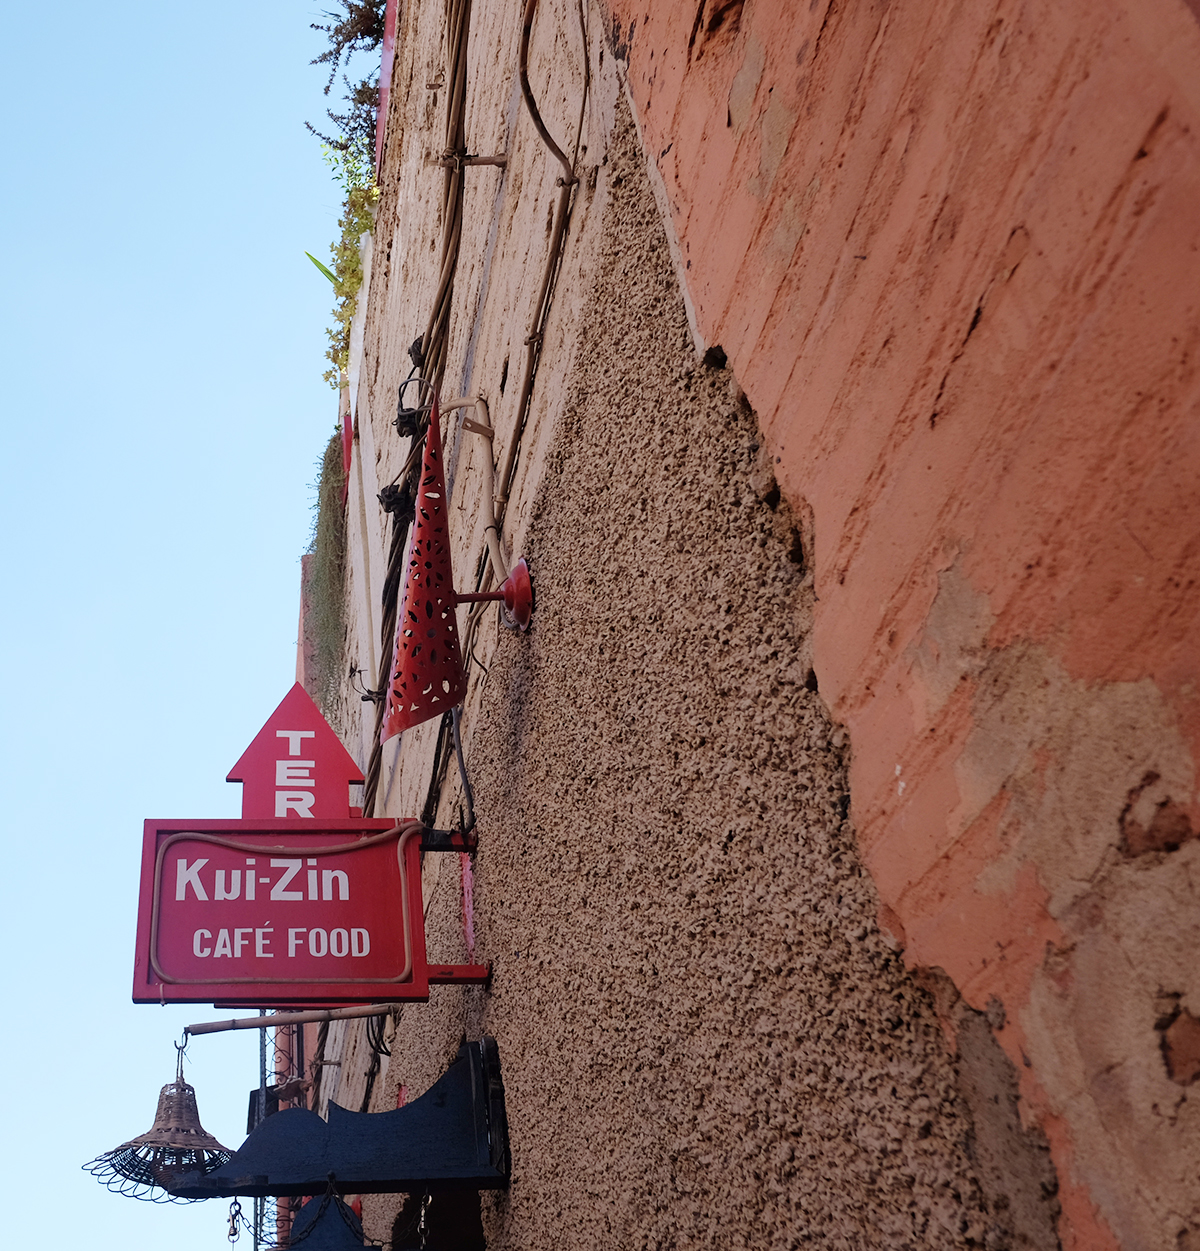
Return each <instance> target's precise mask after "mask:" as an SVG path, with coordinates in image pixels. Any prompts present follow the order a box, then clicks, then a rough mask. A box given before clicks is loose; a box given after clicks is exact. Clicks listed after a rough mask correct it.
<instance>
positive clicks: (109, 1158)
mask: <svg viewBox="0 0 1200 1251" xmlns="http://www.w3.org/2000/svg"><path fill="white" fill-rule="evenodd" d="M232 1154H233V1153H232V1152H231V1151H229V1150H228V1149H227V1148H225V1147H223V1146H221V1144H220V1143H219V1142H218V1141H217V1140H216V1139H215V1138H214V1137H213V1136H212V1135H211V1134H210V1133H208V1131H207V1130H205V1128H204V1126H203V1125H201V1124H200V1113H199V1111H198V1110H197V1108H196V1092H195V1090H194V1089H193V1088H192V1087H191V1086H189V1085H188V1083H187V1082H185V1081H184V1080H183V1075H182V1073H180V1074H179V1075H178V1076H177V1077H176V1079H175V1080H174V1081H173V1082H168V1083H167V1085H165V1086H164V1087H163V1088H162V1090H161V1091H160V1092H159V1096H158V1112H157V1113H156V1114H155V1117H154V1124H153V1125H152V1126H151V1128H150V1129H149V1130H148V1131H147V1132H146V1133H144V1134H142V1135H140V1136H139V1137H137V1138H131V1139H130V1140H129V1141H128V1142H123V1143H122V1144H121V1145H120V1146H119V1147H117V1148H115V1149H114V1150H112V1151H106V1152H105V1153H104V1154H103V1155H99V1156H97V1157H96V1158H95V1159H94V1160H92V1161H91V1162H90V1163H88V1164H85V1165H84V1166H83V1167H84V1169H85V1171H87V1172H89V1173H91V1174H92V1175H93V1176H94V1177H96V1178H97V1179H98V1180H99V1181H100V1182H102V1183H103V1184H104V1185H105V1186H107V1187H108V1188H109V1190H112V1191H114V1192H115V1193H117V1194H122V1195H128V1196H129V1197H130V1198H132V1199H146V1200H148V1201H149V1202H151V1203H189V1202H194V1200H189V1199H176V1198H175V1197H174V1196H173V1195H171V1193H170V1188H171V1184H172V1183H173V1182H174V1180H175V1178H176V1177H179V1176H181V1175H183V1174H185V1173H196V1172H199V1173H208V1172H211V1171H212V1170H213V1169H215V1168H220V1167H221V1165H222V1164H224V1163H226V1161H228V1160H229V1158H230V1157H231V1155H232Z"/></svg>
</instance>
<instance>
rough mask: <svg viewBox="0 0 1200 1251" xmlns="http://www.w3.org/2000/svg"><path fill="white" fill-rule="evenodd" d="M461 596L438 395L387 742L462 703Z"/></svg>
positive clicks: (411, 551) (407, 578) (395, 656)
mask: <svg viewBox="0 0 1200 1251" xmlns="http://www.w3.org/2000/svg"><path fill="white" fill-rule="evenodd" d="M457 601H458V597H457V596H456V595H455V593H454V575H453V573H452V571H451V568H450V534H449V527H448V525H447V516H446V474H445V470H444V468H443V465H442V435H441V422H440V418H439V415H438V406H437V399H436V397H435V399H434V403H433V411H432V413H431V414H430V418H429V431H428V433H427V434H426V436H425V456H424V460H423V461H422V464H421V480H420V484H419V486H418V488H417V505H416V520H415V523H414V525H413V529H412V535H411V536H410V538H409V546H408V556H407V560H406V568H405V574H404V590H403V594H402V596H401V600H400V611H399V612H398V613H397V615H396V637H395V642H394V644H393V649H392V678H391V682H390V683H389V686H388V695H387V709H386V713H385V716H384V719H383V728H382V730H381V731H380V736H379V738H380V742H386V741H387V740H388V739H389V738H392V737H393V736H394V735H396V734H399V733H400V732H401V731H402V730H407V729H409V728H410V727H411V726H414V725H419V724H420V723H421V722H422V721H427V720H428V719H429V718H430V717H435V716H438V715H440V714H441V713H443V712H445V711H446V710H447V709H449V708H453V707H455V706H456V705H457V704H460V703H462V701H463V697H464V696H465V695H466V693H467V676H466V673H465V672H464V671H463V663H462V650H461V648H460V647H459V643H458V622H457V621H456V620H455V612H454V609H455V605H456V603H457Z"/></svg>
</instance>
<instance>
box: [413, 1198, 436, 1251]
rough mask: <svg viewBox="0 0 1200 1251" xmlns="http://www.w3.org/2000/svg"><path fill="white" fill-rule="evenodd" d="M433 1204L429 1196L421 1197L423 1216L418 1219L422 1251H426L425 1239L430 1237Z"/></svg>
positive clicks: (418, 1232)
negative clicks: (430, 1215)
mask: <svg viewBox="0 0 1200 1251" xmlns="http://www.w3.org/2000/svg"><path fill="white" fill-rule="evenodd" d="M432 1202H433V1200H432V1199H431V1198H430V1196H429V1195H427V1194H426V1195H422V1196H421V1214H420V1216H418V1217H417V1234H418V1236H419V1237H420V1239H421V1247H422V1251H424V1247H425V1239H426V1238H428V1236H429V1205H430V1203H432Z"/></svg>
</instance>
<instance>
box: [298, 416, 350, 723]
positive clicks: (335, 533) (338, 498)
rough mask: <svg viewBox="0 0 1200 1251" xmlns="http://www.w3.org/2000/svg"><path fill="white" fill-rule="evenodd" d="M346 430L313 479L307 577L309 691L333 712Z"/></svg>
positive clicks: (340, 633)
mask: <svg viewBox="0 0 1200 1251" xmlns="http://www.w3.org/2000/svg"><path fill="white" fill-rule="evenodd" d="M345 480H346V478H345V473H344V471H343V468H342V436H341V432H340V431H339V432H337V433H335V434H334V435H333V437H332V438H331V439H330V440H329V443H328V445H327V446H326V448H325V455H324V457H323V458H322V460H321V467H320V475H319V477H318V479H317V481H316V483H315V484H314V485H315V487H316V491H317V501H316V504H315V505H314V512H315V513H316V516H315V517H314V518H313V529H312V538H311V540H310V542H309V546H308V555H309V556H310V557H311V560H310V561H309V562H308V571H307V575H306V577H305V579H304V600H305V604H306V611H305V614H304V641H305V643H306V645H307V647H308V648H309V649H311V650H310V663H311V666H312V672H311V677H310V683H309V692H310V694H311V695H312V697H313V698H314V699H315V700H316V702H317V704H318V705H319V706H320V708H321V710H322V711H323V712H324V713H325V714H326V715H327V716H328V715H329V714H330V712H331V710H332V708H333V705H334V703H335V701H336V699H337V695H338V690H339V687H340V681H341V676H342V651H343V647H344V644H345V575H346V514H345V510H344V509H343V507H342V488H343V485H344V483H345Z"/></svg>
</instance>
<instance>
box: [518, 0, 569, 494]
mask: <svg viewBox="0 0 1200 1251" xmlns="http://www.w3.org/2000/svg"><path fill="white" fill-rule="evenodd" d="M537 6H538V0H525V13H524V17H523V19H522V23H521V45H520V52H519V54H518V58H517V67H518V77H519V78H520V83H521V98H522V99H523V100H524V101H525V107H526V108H527V109H528V110H529V116H530V119H531V120H532V121H533V125H534V129H535V130H536V131H537V133H538V135H539V137H540V138H541V140H542V142H543V143H544V144H545V145H546V147H547V148H548V149H549V150H550V152H551V154H552V155H553V157H554V159H555V160H556V161H558V163H559V164H560V165H561V166H562V169H563V173H562V176H561V177H560V178H559V179H558V186H559V188H560V190H559V195H558V205H557V207H556V209H555V214H554V229H553V231H552V233H551V236H550V251H549V254H548V256H547V258H546V266H545V268H544V269H543V271H542V281H541V285H540V287H539V289H538V296H537V300H536V301H535V302H534V306H533V324H532V327H531V329H530V332H529V334H528V335H527V336H526V338H525V365H524V368H523V370H522V373H521V388H520V391H519V392H518V397H517V413H516V419H515V420H514V422H513V427H512V430H511V431H510V432H509V436H508V441H507V443H506V444H505V447H504V454H503V456H502V457H501V460H500V468H499V472H498V474H497V481H496V492H495V505H496V511H497V515H498V516H499V517H500V518H501V519H503V516H504V512H505V508H506V505H507V504H508V489H509V486H510V484H511V480H512V473H513V465H514V463H515V462H516V459H517V447H518V445H519V444H520V442H521V433H522V431H523V430H524V428H525V419H526V415H527V412H528V409H529V400H530V396H531V395H532V393H533V378H534V374H535V372H536V370H537V362H538V357H539V356H540V355H541V346H542V332H543V330H544V328H545V324H546V317H547V316H548V314H549V311H550V308H549V303H550V298H549V297H550V286H551V283H552V282H553V279H554V275H555V274H556V273H557V271H558V266H559V262H560V261H561V260H562V248H563V237H564V235H565V234H566V230H567V219H568V217H569V215H570V208H571V193H572V191H573V189H574V188H575V187H576V186H577V185H578V183H579V179H578V178H576V177H575V168H574V164H573V162H572V161H571V160H569V159H568V157H567V154H566V153H565V152H564V151H563V150H562V148H560V147H559V146H558V144H557V143H556V142H555V141H554V139H553V137H552V136H551V134H550V132H549V130H547V129H546V123H545V122H544V121H543V120H542V115H541V112H540V111H539V109H538V106H537V101H536V100H535V99H534V98H533V88H532V87H531V86H530V84H529V41H530V37H531V36H532V34H533V21H534V17H535V16H536V14H537ZM579 26H580V32H581V34H582V35H583V98H582V99H581V101H580V105H579V125H578V127H577V130H576V139H575V146H576V152H577V153H578V147H579V139H580V136H581V135H582V133H583V110H584V108H585V107H586V104H587V95H588V91H589V89H590V86H591V64H590V62H589V60H588V48H587V26H586V23H585V21H584V15H583V4H582V0H580V4H579Z"/></svg>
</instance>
